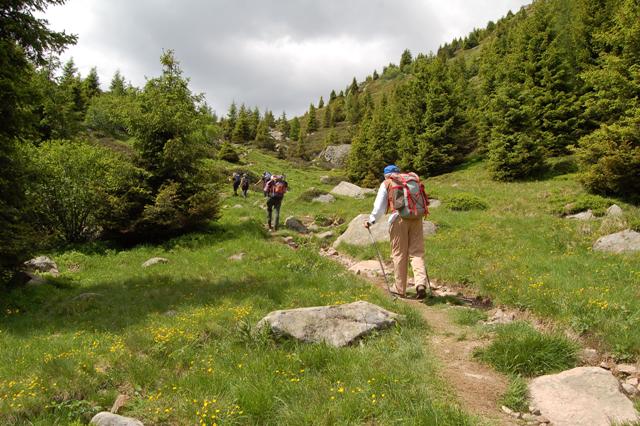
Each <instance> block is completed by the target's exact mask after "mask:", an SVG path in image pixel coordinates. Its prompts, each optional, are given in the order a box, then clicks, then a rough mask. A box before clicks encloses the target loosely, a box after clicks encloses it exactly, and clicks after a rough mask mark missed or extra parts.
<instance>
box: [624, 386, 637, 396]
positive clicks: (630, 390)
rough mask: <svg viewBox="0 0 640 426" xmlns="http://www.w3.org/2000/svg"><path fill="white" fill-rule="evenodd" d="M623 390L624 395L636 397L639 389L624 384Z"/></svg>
mask: <svg viewBox="0 0 640 426" xmlns="http://www.w3.org/2000/svg"><path fill="white" fill-rule="evenodd" d="M622 390H623V391H624V393H626V394H627V395H629V396H634V395H635V394H637V393H638V388H637V387H635V386H632V385H630V384H628V383H623V384H622Z"/></svg>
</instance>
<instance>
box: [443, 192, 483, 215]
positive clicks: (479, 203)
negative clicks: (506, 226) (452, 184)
mask: <svg viewBox="0 0 640 426" xmlns="http://www.w3.org/2000/svg"><path fill="white" fill-rule="evenodd" d="M447 206H448V207H449V209H451V210H456V211H468V210H486V209H487V208H488V207H489V204H487V202H486V201H484V200H483V199H482V198H480V197H477V196H475V195H473V194H465V193H462V194H456V195H454V196H452V197H451V198H449V200H448V201H447Z"/></svg>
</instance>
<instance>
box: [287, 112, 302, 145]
mask: <svg viewBox="0 0 640 426" xmlns="http://www.w3.org/2000/svg"><path fill="white" fill-rule="evenodd" d="M289 137H290V138H291V140H293V141H298V140H299V139H300V120H298V117H293V120H291V128H290V129H289Z"/></svg>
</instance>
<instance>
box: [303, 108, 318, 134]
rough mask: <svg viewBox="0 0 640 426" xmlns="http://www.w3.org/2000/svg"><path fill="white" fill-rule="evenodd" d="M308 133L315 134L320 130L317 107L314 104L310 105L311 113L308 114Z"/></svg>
mask: <svg viewBox="0 0 640 426" xmlns="http://www.w3.org/2000/svg"><path fill="white" fill-rule="evenodd" d="M306 130H307V132H306V133H313V132H315V131H316V130H318V118H317V117H316V107H314V106H313V104H311V105H309V112H308V114H307V126H306Z"/></svg>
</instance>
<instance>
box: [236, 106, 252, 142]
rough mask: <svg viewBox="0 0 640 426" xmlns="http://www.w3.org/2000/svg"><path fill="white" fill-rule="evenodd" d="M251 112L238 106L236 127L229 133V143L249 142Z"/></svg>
mask: <svg viewBox="0 0 640 426" xmlns="http://www.w3.org/2000/svg"><path fill="white" fill-rule="evenodd" d="M252 115H253V114H252V112H251V111H250V110H249V109H247V107H245V106H244V104H242V105H240V110H239V112H238V118H237V120H236V125H235V127H234V128H233V132H232V133H231V141H233V142H236V143H244V142H248V141H250V140H251V120H252V118H251V117H252Z"/></svg>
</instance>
